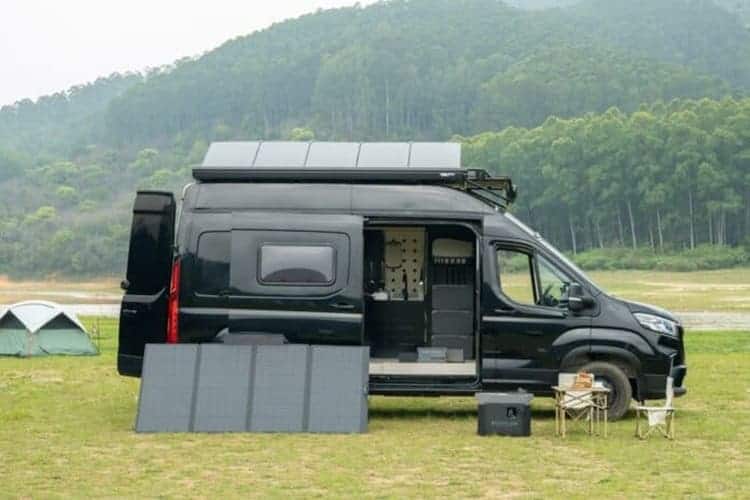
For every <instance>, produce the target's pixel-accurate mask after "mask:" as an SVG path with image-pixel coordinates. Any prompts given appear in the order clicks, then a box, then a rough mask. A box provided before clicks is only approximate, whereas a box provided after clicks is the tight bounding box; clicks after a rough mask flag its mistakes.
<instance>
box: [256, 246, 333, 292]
mask: <svg viewBox="0 0 750 500" xmlns="http://www.w3.org/2000/svg"><path fill="white" fill-rule="evenodd" d="M259 262H260V263H259V269H260V272H259V273H258V276H259V281H260V282H261V283H263V284H267V285H330V284H332V283H333V282H334V281H335V278H336V276H335V269H336V251H335V250H334V248H333V247H331V246H324V245H317V246H313V245H272V244H265V245H262V246H261V247H260V256H259Z"/></svg>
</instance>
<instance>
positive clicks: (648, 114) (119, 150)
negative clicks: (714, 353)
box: [0, 0, 750, 275]
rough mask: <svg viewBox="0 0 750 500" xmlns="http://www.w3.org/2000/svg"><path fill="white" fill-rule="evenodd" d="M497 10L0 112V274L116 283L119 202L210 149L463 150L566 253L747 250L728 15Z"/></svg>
mask: <svg viewBox="0 0 750 500" xmlns="http://www.w3.org/2000/svg"><path fill="white" fill-rule="evenodd" d="M510 3H513V4H514V5H515V6H511V5H507V4H505V3H503V2H501V1H499V0H391V1H387V2H381V3H376V4H374V5H371V6H368V7H365V8H362V7H351V8H342V9H334V10H327V11H319V12H317V13H314V14H310V15H306V16H302V17H300V18H298V19H294V20H290V21H285V22H282V23H278V24H276V25H273V26H272V27H270V28H268V29H266V30H263V31H259V32H256V33H253V34H251V35H248V36H245V37H240V38H236V39H234V40H230V41H228V42H227V43H225V44H224V45H222V46H221V47H219V48H217V49H215V50H213V51H211V52H208V53H206V54H203V55H201V56H198V57H191V58H185V59H183V60H180V61H176V62H174V63H173V64H169V65H166V66H164V67H161V68H157V69H154V70H151V71H149V72H147V73H143V74H142V73H129V74H122V75H120V74H115V75H111V76H109V77H106V78H101V79H99V80H97V81H96V82H92V83H90V84H87V85H81V86H78V87H75V88H72V89H69V90H67V91H64V92H60V93H58V94H55V95H52V96H47V97H44V98H41V99H39V100H37V101H36V102H32V101H30V100H24V101H21V102H18V103H16V104H14V105H11V106H5V107H3V108H2V109H0V214H1V215H2V217H0V274H12V275H46V274H51V273H52V274H54V273H57V274H71V275H72V274H75V275H83V274H88V275H97V274H103V273H108V274H118V273H121V272H122V266H123V262H124V256H125V252H126V251H127V249H126V239H127V233H128V223H129V221H128V219H129V216H128V211H129V208H130V207H129V206H130V204H131V203H132V198H133V194H134V190H135V189H136V188H139V187H150V188H165V189H174V190H178V189H179V188H180V187H181V185H182V184H183V183H184V182H186V181H187V180H188V178H189V166H190V165H191V164H195V163H197V162H199V161H200V160H201V158H202V155H203V154H204V152H205V150H206V148H207V147H208V143H209V142H210V141H212V140H220V139H241V140H242V139H245V140H246V139H254V138H263V139H280V138H293V139H310V138H313V137H314V138H316V139H318V140H349V139H353V140H449V139H451V138H454V137H457V138H458V139H459V140H462V141H463V142H464V143H465V147H464V157H465V160H466V163H470V164H472V165H477V166H486V167H489V168H491V169H492V170H494V171H496V172H501V173H506V174H510V175H512V176H513V177H514V179H515V180H516V182H517V184H518V185H519V186H520V190H521V195H520V197H519V200H518V203H517V206H516V207H515V211H516V212H517V213H518V214H519V215H520V216H521V217H522V218H524V219H525V220H527V221H528V222H530V223H531V224H532V225H534V226H536V227H537V228H539V229H540V230H542V231H543V232H544V233H545V234H546V235H548V236H549V237H550V239H552V240H553V242H554V243H556V244H558V245H560V246H561V247H562V248H564V249H566V250H570V251H571V252H574V253H579V252H581V251H585V250H590V249H592V248H601V247H611V246H622V247H637V248H642V249H649V251H653V252H665V253H667V252H671V251H675V250H680V249H683V248H693V247H699V246H700V245H714V246H724V247H735V248H740V247H741V246H742V245H746V244H750V242H748V241H747V235H748V234H749V233H750V135H749V134H750V104H749V102H750V101H748V99H746V98H745V96H746V95H748V90H750V31H749V30H748V29H747V27H746V26H745V25H744V24H743V21H742V20H741V19H742V18H741V17H740V16H739V15H738V13H741V12H742V9H743V8H744V7H743V5H744V4H743V2H741V1H737V2H729V1H727V2H723V3H732V4H733V5H724V6H723V7H722V6H719V4H718V3H717V2H714V1H712V0H651V1H645V0H644V1H641V0H638V1H634V0H609V1H602V0H581V1H578V2H575V1H565V0H556V1H555V0H549V1H546V0H544V1H534V0H526V1H524V0H516V1H514V2H510ZM517 7H519V8H517ZM547 7H555V8H547ZM730 9H731V10H730Z"/></svg>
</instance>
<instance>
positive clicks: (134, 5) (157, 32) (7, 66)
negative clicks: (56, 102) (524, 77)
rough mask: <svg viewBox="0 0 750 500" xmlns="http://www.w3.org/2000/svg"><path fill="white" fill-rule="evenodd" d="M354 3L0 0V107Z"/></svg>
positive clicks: (303, 0)
mask: <svg viewBox="0 0 750 500" xmlns="http://www.w3.org/2000/svg"><path fill="white" fill-rule="evenodd" d="M354 3H355V1H354V0H271V1H266V0H262V1H258V0H234V1H232V0H203V1H196V0H118V1H114V0H2V1H1V2H0V6H1V7H0V68H2V69H1V70H0V105H3V104H9V103H12V102H15V101H17V100H19V99H23V98H25V97H29V98H32V99H34V98H36V97H39V96H41V95H45V94H50V93H53V92H56V91H58V90H63V89H66V88H68V87H70V86H72V85H75V84H79V83H85V82H88V81H91V80H95V79H96V78H97V77H99V76H106V75H109V74H110V73H112V72H114V71H126V70H140V69H144V68H147V67H153V66H160V65H162V64H166V63H170V62H172V61H174V60H176V59H179V58H180V57H184V56H191V55H196V54H200V53H202V52H204V51H206V50H209V49H212V48H214V47H216V46H218V45H220V44H221V43H223V42H224V41H226V40H228V39H229V38H233V37H235V36H238V35H244V34H247V33H250V32H252V31H256V30H258V29H262V28H265V27H267V26H269V25H271V24H272V23H274V22H277V21H282V20H284V19H288V18H290V17H297V16H299V15H301V14H305V13H308V12H314V11H315V10H317V9H319V8H331V7H340V6H346V5H353V4H354ZM359 3H361V4H363V5H365V4H369V3H372V0H363V1H360V2H359Z"/></svg>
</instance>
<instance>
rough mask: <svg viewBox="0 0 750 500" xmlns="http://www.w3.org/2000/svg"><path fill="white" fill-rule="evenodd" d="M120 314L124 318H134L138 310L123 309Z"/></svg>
mask: <svg viewBox="0 0 750 500" xmlns="http://www.w3.org/2000/svg"><path fill="white" fill-rule="evenodd" d="M122 313H123V314H124V315H125V316H135V315H136V314H138V309H125V308H123V309H122Z"/></svg>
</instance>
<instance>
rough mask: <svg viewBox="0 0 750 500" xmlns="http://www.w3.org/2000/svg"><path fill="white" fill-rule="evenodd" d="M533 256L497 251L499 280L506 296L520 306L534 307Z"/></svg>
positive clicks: (518, 252) (515, 251)
mask: <svg viewBox="0 0 750 500" xmlns="http://www.w3.org/2000/svg"><path fill="white" fill-rule="evenodd" d="M532 263H533V261H532V256H531V255H529V254H527V253H525V252H521V251H520V250H508V249H504V248H498V249H497V279H498V283H499V284H500V289H501V290H502V291H503V293H504V294H505V295H507V296H508V297H510V298H511V299H512V300H514V301H515V302H518V303H519V304H527V305H534V304H535V303H536V293H535V291H534V274H533V269H534V268H533V265H532Z"/></svg>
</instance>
